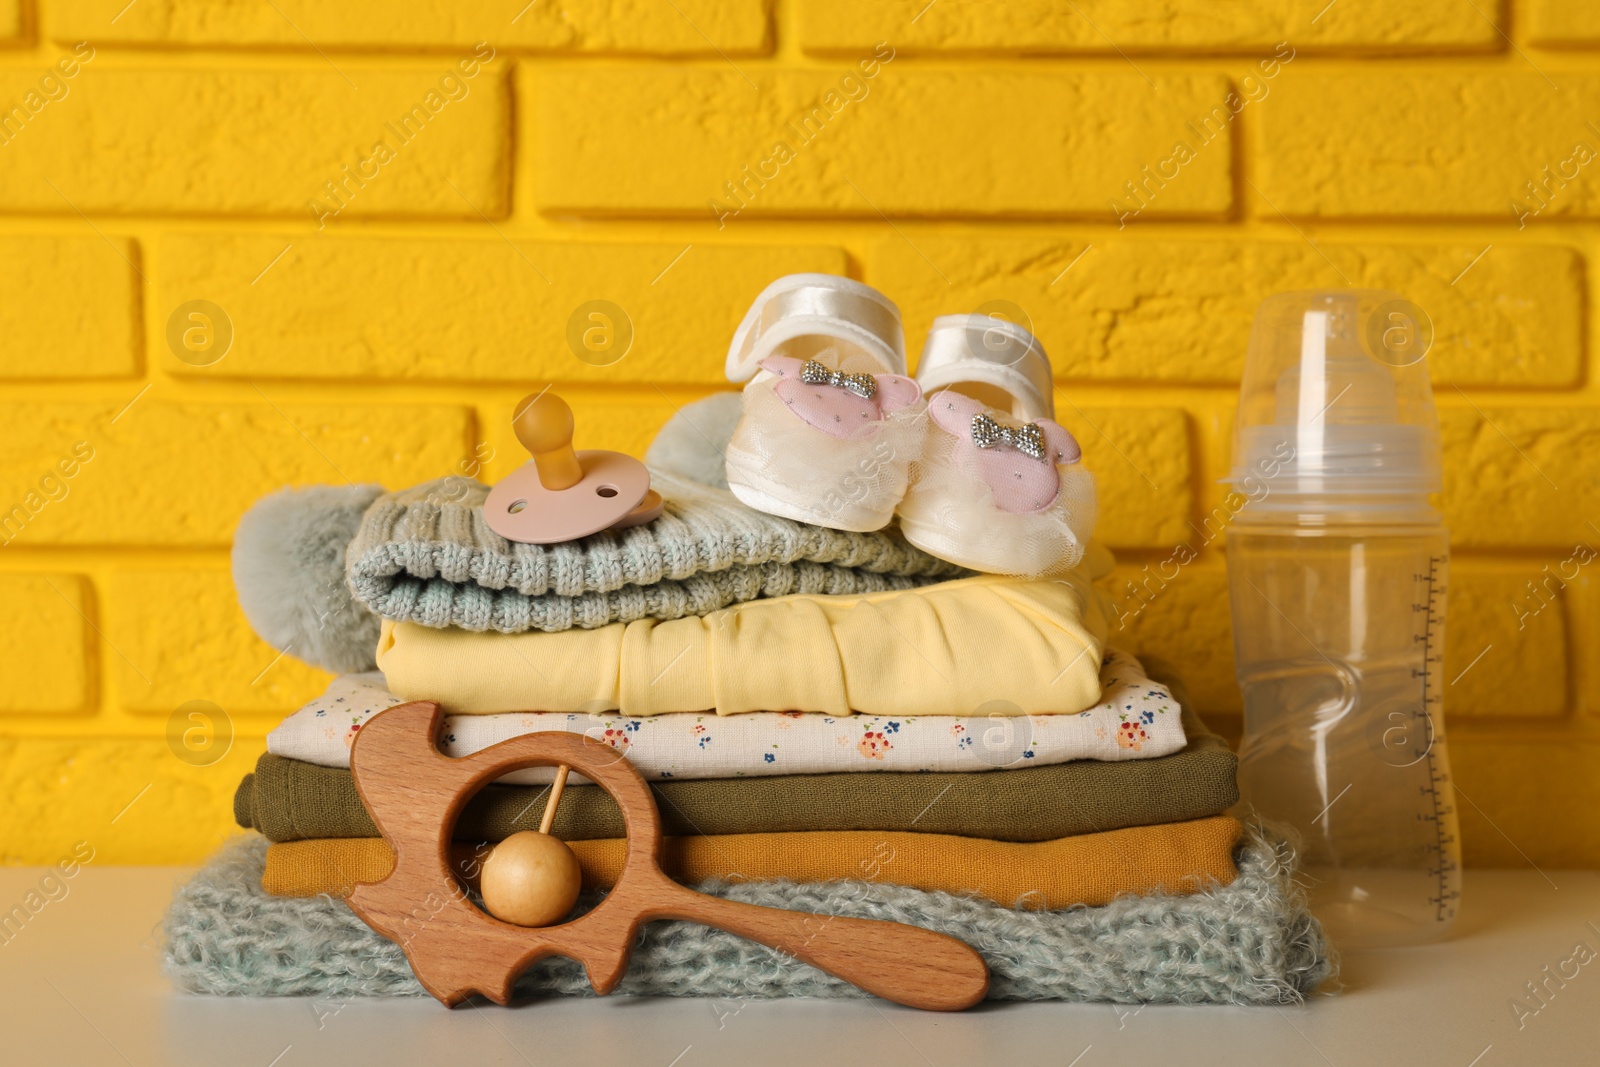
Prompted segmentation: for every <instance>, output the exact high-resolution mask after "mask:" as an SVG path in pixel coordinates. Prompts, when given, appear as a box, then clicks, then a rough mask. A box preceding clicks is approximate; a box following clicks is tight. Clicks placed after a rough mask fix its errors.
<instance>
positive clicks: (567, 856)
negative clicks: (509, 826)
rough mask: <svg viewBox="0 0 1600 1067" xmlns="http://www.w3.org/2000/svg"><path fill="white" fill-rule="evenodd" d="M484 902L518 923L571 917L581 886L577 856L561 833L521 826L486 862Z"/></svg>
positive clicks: (497, 914) (500, 916) (542, 923)
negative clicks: (549, 832)
mask: <svg viewBox="0 0 1600 1067" xmlns="http://www.w3.org/2000/svg"><path fill="white" fill-rule="evenodd" d="M481 886H482V892H483V906H484V907H485V908H486V909H488V912H489V914H490V915H493V916H494V917H495V918H496V919H500V920H502V921H504V922H508V923H514V924H515V925H517V926H549V925H551V924H552V923H558V922H560V921H561V920H562V919H565V918H566V917H567V913H568V912H570V911H571V910H572V905H573V904H574V903H576V901H577V899H578V890H579V889H581V888H582V887H583V872H582V870H580V869H579V867H578V857H577V856H575V855H573V853H572V849H570V848H568V847H567V846H566V843H565V842H563V841H562V840H561V839H560V838H556V837H551V836H550V835H549V834H541V833H539V832H538V831H537V830H523V831H521V832H520V833H515V834H512V835H511V836H510V837H508V838H506V839H505V840H504V841H502V842H500V843H499V844H498V845H496V846H494V848H493V849H492V850H491V851H490V853H489V856H488V858H487V859H485V860H484V861H483V875H482V882H481Z"/></svg>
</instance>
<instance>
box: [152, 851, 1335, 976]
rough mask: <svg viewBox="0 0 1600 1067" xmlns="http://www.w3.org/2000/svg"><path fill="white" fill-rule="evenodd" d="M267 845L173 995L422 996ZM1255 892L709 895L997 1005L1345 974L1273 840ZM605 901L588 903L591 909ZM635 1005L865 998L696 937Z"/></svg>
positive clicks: (796, 890) (658, 930)
mask: <svg viewBox="0 0 1600 1067" xmlns="http://www.w3.org/2000/svg"><path fill="white" fill-rule="evenodd" d="M265 853H266V841H265V840H264V839H262V838H260V837H258V836H255V835H253V834H252V835H247V836H244V837H241V838H236V839H235V840H233V841H230V842H229V843H228V844H227V845H225V846H224V847H223V849H222V850H221V852H219V853H218V854H217V855H216V856H215V857H213V858H212V860H211V861H210V862H209V863H208V864H207V865H206V866H205V867H203V868H201V870H200V871H199V873H198V874H196V875H195V876H194V878H193V879H192V880H191V881H190V882H189V883H188V884H187V885H185V886H183V887H182V888H181V889H179V891H178V894H177V897H176V899H175V900H174V901H173V904H172V907H171V909H170V910H169V911H168V913H167V918H166V923H165V927H164V931H165V942H166V943H165V955H166V968H167V973H168V974H169V976H170V977H171V978H172V980H173V982H174V984H176V985H178V986H180V987H181V988H184V989H188V990H193V991H195V992H199V993H214V994H236V995H246V996H324V997H330V996H331V997H345V996H397V995H407V996H416V995H419V994H421V993H422V992H423V990H422V988H421V986H420V985H419V984H418V983H417V981H416V978H415V977H414V976H413V975H412V973H411V969H410V967H409V966H408V965H407V963H406V960H405V956H404V955H403V954H402V953H401V951H400V949H399V947H398V946H396V945H395V944H394V943H393V942H391V941H388V940H386V939H385V938H383V937H381V936H379V935H378V934H376V933H374V932H373V931H372V930H371V929H369V928H368V927H367V926H366V925H365V924H364V923H363V922H362V921H361V920H360V919H358V918H356V916H355V913H354V912H352V911H351V910H350V908H349V907H348V906H347V905H346V904H345V903H344V902H343V901H338V900H334V899H332V898H330V897H311V898H305V899H296V898H286V897H269V896H267V895H266V894H265V893H263V892H262V890H261V873H262V868H263V865H264V861H265ZM1238 863H1239V877H1238V878H1237V879H1236V880H1235V881H1234V882H1233V884H1232V885H1229V886H1225V887H1213V888H1211V889H1208V890H1206V891H1204V892H1201V893H1198V894H1195V895H1192V896H1187V897H1168V896H1161V895H1152V896H1142V897H1124V898H1122V899H1119V900H1116V901H1113V902H1112V903H1110V904H1106V905H1102V906H1101V907H1096V908H1073V909H1069V910H1066V911H1055V912H1037V911H1020V910H1015V909H1011V908H1003V907H1000V906H998V905H995V904H990V903H985V902H980V901H976V900H971V899H967V898H964V897H957V896H951V895H949V894H947V893H932V892H923V891H920V890H915V889H905V888H902V887H899V886H893V885H884V884H881V883H875V882H862V881H844V882H830V883H824V884H814V885H795V884H792V883H786V882H747V883H741V884H729V883H725V882H718V883H706V884H703V885H701V886H698V887H697V888H699V889H700V890H701V891H702V892H707V893H711V894H713V895H715V896H720V897H727V898H730V899H733V900H742V901H746V902H748V903H752V904H761V905H766V906H769V907H778V908H790V909H794V910H799V911H808V912H815V913H818V914H824V915H853V916H858V917H861V918H869V919H889V920H893V921H896V922H905V923H911V924H913V925H917V926H923V927H927V928H928V929H930V930H938V931H940V932H943V933H947V934H951V935H953V936H955V937H959V938H961V939H962V940H963V941H965V942H967V943H968V944H970V945H972V947H973V948H975V949H977V950H978V952H979V953H980V954H981V955H982V956H983V958H984V959H985V960H986V961H987V962H988V964H989V967H990V969H991V972H992V974H993V981H992V983H991V985H990V989H989V996H990V998H991V999H994V1000H1073V1001H1115V1002H1120V1003H1141V1002H1145V1003H1180V1004H1287V1003H1294V1002H1297V1001H1300V1000H1301V999H1303V998H1304V997H1305V996H1306V994H1308V993H1310V992H1311V991H1312V990H1314V989H1315V988H1316V987H1317V985H1318V983H1320V982H1321V981H1323V980H1324V979H1325V978H1327V977H1329V975H1330V974H1331V973H1332V964H1331V961H1330V959H1329V955H1328V948H1327V943H1326V941H1325V940H1324V938H1323V934H1322V928H1321V926H1320V925H1319V924H1318V923H1317V921H1316V919H1314V918H1313V917H1312V916H1311V914H1310V912H1308V911H1307V910H1306V905H1305V901H1304V898H1303V896H1302V895H1301V893H1300V891H1299V889H1298V888H1297V887H1296V886H1295V884H1294V881H1293V878H1292V875H1293V855H1292V853H1291V852H1290V851H1289V849H1288V848H1287V846H1285V845H1282V844H1281V843H1278V842H1275V841H1269V840H1267V839H1265V838H1263V837H1261V836H1259V835H1255V834H1252V835H1250V836H1247V838H1246V840H1245V842H1244V843H1243V844H1242V845H1241V846H1240V852H1239V857H1238ZM598 899H599V898H598V897H596V896H589V897H586V898H585V900H584V901H583V902H581V903H580V909H586V908H588V907H593V906H594V904H595V903H596V902H597V900H598ZM517 992H518V994H519V995H521V996H530V995H534V994H540V993H546V994H548V993H557V994H562V995H580V996H581V995H589V994H591V993H592V990H591V989H590V988H589V984H588V981H587V980H586V979H585V977H584V975H583V971H582V968H581V967H580V966H579V965H578V964H576V963H574V962H572V961H571V960H567V959H546V960H542V961H540V962H539V963H537V964H535V965H534V966H533V967H532V968H531V969H530V970H529V971H528V972H527V973H526V974H525V975H524V976H523V977H522V979H521V980H520V981H519V982H518V984H517ZM619 992H621V993H623V994H625V995H639V996H642V995H666V996H706V997H785V996H794V997H848V996H861V995H863V994H861V992H860V991H859V990H857V989H856V988H855V987H853V986H851V985H848V984H847V983H845V982H842V981H840V980H838V979H836V978H832V977H830V976H828V975H826V974H823V973H822V972H821V971H818V970H816V969H815V968H813V967H811V966H809V965H807V964H804V963H801V962H799V961H798V960H796V959H794V958H793V957H790V956H787V955H784V954H782V953H778V952H774V951H772V950H771V949H767V948H765V947H763V946H761V945H757V944H755V943H754V942H750V941H745V940H744V939H742V938H739V937H735V936H734V935H732V934H729V933H725V932H723V931H721V930H714V929H711V928H709V927H704V926H699V925H697V924H694V923H686V922H658V923H652V924H650V925H649V926H647V927H646V928H645V930H644V933H643V935H642V936H641V937H640V939H639V942H638V944H637V945H636V947H635V948H634V951H633V959H632V962H631V963H630V964H629V967H628V973H627V976H626V978H624V980H623V982H622V985H621V987H620V989H619Z"/></svg>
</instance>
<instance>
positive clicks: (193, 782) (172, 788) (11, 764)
mask: <svg viewBox="0 0 1600 1067" xmlns="http://www.w3.org/2000/svg"><path fill="white" fill-rule="evenodd" d="M265 748H266V744H265V742H263V741H261V740H260V739H259V738H254V739H251V738H238V739H235V741H234V743H233V746H232V747H231V748H230V749H229V750H228V752H227V754H226V755H225V756H223V757H222V758H221V759H220V760H218V761H217V762H216V763H213V764H211V765H210V766H207V767H194V766H191V765H189V764H187V763H184V762H183V761H182V760H180V759H178V758H177V757H176V756H174V755H173V753H172V751H171V750H170V749H169V748H168V747H167V743H166V741H165V739H163V738H151V739H144V738H141V739H137V740H135V739H124V738H72V739H65V738H63V739H53V738H0V807H3V808H4V810H5V812H6V832H5V834H4V835H3V836H0V863H5V864H19V863H23V864H45V863H54V862H56V861H57V860H59V859H61V858H62V857H63V856H66V855H70V854H71V853H72V847H73V845H74V844H76V843H77V842H79V841H87V842H88V843H89V845H90V846H91V847H92V848H93V849H94V859H93V861H92V862H93V863H94V864H95V865H100V864H113V863H171V864H196V863H199V862H200V861H201V860H203V859H205V858H206V857H207V856H208V855H210V854H211V853H212V852H213V851H215V850H216V848H217V846H218V845H220V844H221V843H222V841H223V839H225V838H227V837H230V836H232V835H233V834H236V833H238V832H239V827H238V826H237V825H236V824H235V823H234V821H233V792H234V789H235V788H236V787H237V786H238V784H239V779H240V778H242V777H244V775H246V774H248V773H249V772H250V771H251V770H252V769H254V767H255V761H256V757H257V756H259V755H260V754H261V753H262V752H263V751H264V750H265ZM113 820H115V821H113Z"/></svg>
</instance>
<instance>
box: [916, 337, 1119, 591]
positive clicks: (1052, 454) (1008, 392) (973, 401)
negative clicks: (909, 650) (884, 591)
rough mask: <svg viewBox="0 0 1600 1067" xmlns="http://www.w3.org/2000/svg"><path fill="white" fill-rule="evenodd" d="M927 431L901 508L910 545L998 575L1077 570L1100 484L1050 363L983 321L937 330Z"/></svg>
mask: <svg viewBox="0 0 1600 1067" xmlns="http://www.w3.org/2000/svg"><path fill="white" fill-rule="evenodd" d="M917 381H918V382H919V383H920V384H921V386H922V391H923V393H924V394H925V395H926V397H927V405H928V407H927V412H928V416H929V419H928V421H929V426H928V431H927V434H926V439H925V441H924V444H923V448H922V452H921V454H920V455H919V457H918V458H917V459H916V460H915V461H914V462H913V463H912V465H911V471H910V484H909V487H908V489H907V491H906V495H905V498H904V499H903V500H901V501H900V505H899V507H898V508H897V509H896V510H897V512H898V514H899V516H900V529H901V532H903V533H904V534H905V537H906V540H907V541H910V542H911V543H912V544H914V545H916V546H917V547H918V548H920V549H922V550H923V551H925V552H929V553H932V554H933V555H935V556H938V557H940V558H941V559H946V560H949V561H950V562H952V563H959V564H960V565H962V566H964V567H970V568H972V569H973V570H978V571H986V572H989V573H991V574H1014V575H1021V576H1027V577H1038V576H1041V575H1047V574H1054V573H1058V572H1060V571H1065V570H1070V569H1071V568H1072V567H1074V566H1076V565H1077V563H1078V561H1079V560H1080V559H1082V558H1083V551H1084V547H1085V546H1086V545H1087V544H1088V542H1089V534H1090V532H1091V531H1092V529H1093V527H1094V518H1095V492H1094V476H1093V475H1091V474H1090V473H1089V472H1088V471H1086V470H1084V469H1083V467H1082V466H1081V465H1080V464H1079V462H1078V461H1079V459H1080V458H1081V452H1080V450H1079V448H1078V442H1077V441H1076V440H1074V439H1073V436H1072V434H1070V433H1068V432H1067V431H1066V430H1065V429H1064V428H1063V427H1061V426H1060V425H1059V424H1058V423H1056V422H1055V421H1053V419H1052V416H1053V415H1054V414H1055V401H1054V399H1053V398H1052V394H1051V374H1050V360H1049V358H1048V357H1047V356H1046V355H1045V353H1044V348H1043V347H1042V346H1041V345H1040V344H1039V342H1038V340H1037V339H1035V338H1034V336H1033V334H1031V333H1029V332H1028V331H1027V330H1025V329H1023V328H1022V327H1020V326H1017V325H1015V324H1013V323H1009V322H1005V321H1003V320H1000V319H995V318H991V317H989V316H985V315H946V316H943V317H941V318H938V319H935V320H934V323H933V328H932V329H931V330H929V332H928V340H927V343H926V345H925V346H924V347H923V350H922V360H921V362H920V363H919V364H918V366H917Z"/></svg>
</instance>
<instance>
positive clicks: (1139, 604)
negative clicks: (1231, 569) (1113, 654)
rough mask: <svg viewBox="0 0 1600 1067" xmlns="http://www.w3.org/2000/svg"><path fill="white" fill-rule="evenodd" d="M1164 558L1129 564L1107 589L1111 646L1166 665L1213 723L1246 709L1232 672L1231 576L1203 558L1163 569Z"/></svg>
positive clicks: (1218, 563)
mask: <svg viewBox="0 0 1600 1067" xmlns="http://www.w3.org/2000/svg"><path fill="white" fill-rule="evenodd" d="M1165 559H1167V556H1166V555H1165V554H1162V555H1159V556H1157V557H1155V558H1154V559H1152V560H1150V561H1149V563H1148V565H1146V564H1145V563H1142V562H1134V561H1123V562H1121V563H1119V564H1118V565H1117V569H1116V571H1115V572H1114V573H1113V574H1112V575H1111V577H1110V578H1109V579H1108V580H1107V581H1106V582H1105V583H1104V585H1103V588H1104V589H1105V590H1106V593H1107V595H1109V596H1110V597H1111V602H1112V604H1113V605H1114V606H1115V610H1114V612H1113V614H1112V623H1111V632H1110V634H1109V636H1108V638H1107V640H1108V641H1109V642H1110V643H1111V644H1112V645H1115V646H1116V647H1118V648H1125V649H1127V650H1129V651H1130V652H1132V653H1133V654H1134V655H1138V656H1154V657H1156V658H1158V659H1160V660H1163V661H1164V662H1165V663H1166V664H1168V665H1169V666H1170V667H1171V668H1172V669H1173V670H1174V671H1175V672H1176V674H1177V676H1178V677H1179V678H1180V679H1182V681H1183V683H1184V684H1185V685H1186V686H1187V687H1188V689H1189V694H1190V697H1191V699H1193V701H1194V703H1195V706H1196V708H1197V710H1199V711H1200V712H1201V713H1202V714H1204V715H1206V716H1208V717H1210V716H1218V715H1221V716H1230V715H1238V714H1239V713H1240V712H1241V711H1242V709H1243V703H1242V701H1241V699H1240V696H1239V683H1238V682H1237V680H1236V679H1235V678H1234V673H1233V619H1232V617H1231V616H1230V615H1229V612H1228V575H1227V572H1226V571H1225V570H1224V569H1223V568H1222V565H1221V561H1220V560H1218V559H1215V558H1212V559H1203V560H1199V561H1196V562H1194V563H1191V564H1189V565H1188V566H1186V567H1181V568H1177V573H1176V577H1173V578H1170V579H1168V578H1165V577H1163V575H1169V574H1172V573H1173V567H1172V566H1171V565H1168V566H1167V567H1165V568H1163V567H1162V566H1161V562H1162V561H1164V560H1165Z"/></svg>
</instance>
